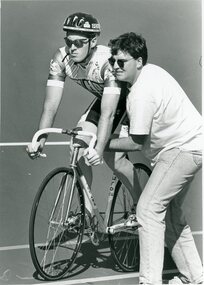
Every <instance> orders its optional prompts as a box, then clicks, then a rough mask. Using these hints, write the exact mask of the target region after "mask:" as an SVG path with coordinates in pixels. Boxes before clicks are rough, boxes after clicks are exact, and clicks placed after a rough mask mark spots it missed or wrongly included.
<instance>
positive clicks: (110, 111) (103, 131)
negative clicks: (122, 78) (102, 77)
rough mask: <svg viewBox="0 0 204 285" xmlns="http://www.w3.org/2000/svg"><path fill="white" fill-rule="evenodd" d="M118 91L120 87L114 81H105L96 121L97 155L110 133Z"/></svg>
mask: <svg viewBox="0 0 204 285" xmlns="http://www.w3.org/2000/svg"><path fill="white" fill-rule="evenodd" d="M120 92H121V88H120V86H119V85H118V84H117V83H116V82H115V81H110V82H109V81H108V82H105V86H104V92H103V96H102V99H101V115H100V119H99V123H98V131H97V144H96V146H95V149H96V151H97V153H98V155H99V157H101V156H102V154H103V151H104V148H105V145H106V143H107V141H108V139H109V137H110V134H111V130H112V126H113V120H114V115H115V112H116V108H117V105H118V101H119V98H120Z"/></svg>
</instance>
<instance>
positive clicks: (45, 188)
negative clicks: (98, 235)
mask: <svg viewBox="0 0 204 285" xmlns="http://www.w3.org/2000/svg"><path fill="white" fill-rule="evenodd" d="M73 179H74V175H73V170H72V169H68V168H65V167H63V168H57V169H55V170H53V171H52V172H50V173H49V174H48V175H47V176H46V177H45V179H44V181H43V182H42V184H41V186H40V188H39V190H38V192H37V194H36V197H35V200H34V203H33V207H32V211H31V216H30V224H29V245H30V253H31V257H32V261H33V264H34V266H35V268H36V270H37V272H38V273H39V274H40V275H41V277H43V278H44V279H45V280H58V279H60V278H62V277H63V276H64V275H65V274H66V273H67V272H68V271H69V270H70V269H71V266H72V265H73V263H74V261H75V259H76V256H77V253H78V251H79V250H80V245H81V242H82V238H83V232H84V211H85V210H84V209H85V208H84V196H83V191H82V189H81V187H80V185H79V183H78V182H76V183H74V184H73ZM72 184H73V187H72ZM69 203H70V204H69Z"/></svg>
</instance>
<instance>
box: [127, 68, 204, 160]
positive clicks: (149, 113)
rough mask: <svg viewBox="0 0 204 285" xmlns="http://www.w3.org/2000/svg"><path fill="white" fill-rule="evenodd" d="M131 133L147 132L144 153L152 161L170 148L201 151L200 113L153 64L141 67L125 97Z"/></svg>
mask: <svg viewBox="0 0 204 285" xmlns="http://www.w3.org/2000/svg"><path fill="white" fill-rule="evenodd" d="M127 112H128V115H129V119H130V129H129V133H130V134H135V135H143V134H146V135H149V140H148V141H147V142H146V144H145V146H144V149H143V150H144V152H145V155H146V156H147V157H148V158H150V159H151V160H152V162H153V164H154V163H155V162H156V161H157V159H158V156H159V154H160V153H161V152H163V151H165V150H168V149H171V148H175V147H176V148H181V149H183V150H188V151H189V150H190V151H201V149H202V129H203V126H202V125H203V122H202V117H201V115H200V114H199V112H198V111H197V110H196V108H195V107H194V105H193V104H192V103H191V101H190V100H189V99H188V97H187V95H186V94H185V92H184V90H183V89H182V88H181V86H180V85H179V84H178V82H177V81H176V80H175V79H174V78H173V77H172V76H171V75H170V74H169V73H168V72H167V71H165V70H164V69H162V68H161V67H159V66H156V65H153V64H147V65H145V66H144V67H143V69H142V71H141V73H140V75H139V77H138V79H137V81H136V82H135V84H134V85H133V86H132V87H131V89H130V93H129V95H128V97H127Z"/></svg>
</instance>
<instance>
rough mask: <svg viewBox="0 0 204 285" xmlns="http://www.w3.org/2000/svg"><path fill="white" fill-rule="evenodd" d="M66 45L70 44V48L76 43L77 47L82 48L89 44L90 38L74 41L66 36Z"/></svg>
mask: <svg viewBox="0 0 204 285" xmlns="http://www.w3.org/2000/svg"><path fill="white" fill-rule="evenodd" d="M64 40H65V43H66V45H67V46H68V48H70V47H71V46H72V45H74V46H75V47H76V48H81V47H83V45H85V44H87V43H88V42H89V41H90V39H77V40H74V41H71V40H70V39H68V38H66V37H65V38H64Z"/></svg>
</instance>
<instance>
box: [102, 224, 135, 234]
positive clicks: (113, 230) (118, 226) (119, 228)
mask: <svg viewBox="0 0 204 285" xmlns="http://www.w3.org/2000/svg"><path fill="white" fill-rule="evenodd" d="M137 228H138V227H137V226H136V227H128V226H126V224H125V223H120V224H116V225H113V226H110V227H107V229H106V232H107V233H108V234H115V233H117V232H121V231H125V232H128V231H129V232H131V233H132V232H134V231H136V230H137Z"/></svg>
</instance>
